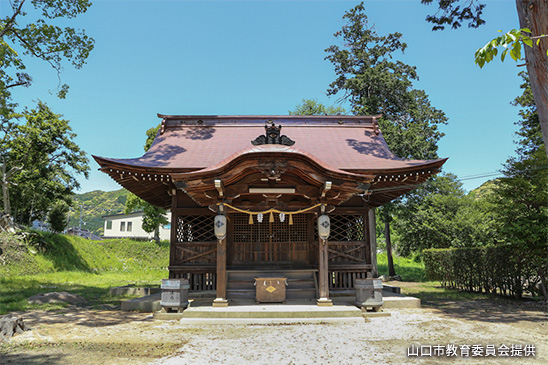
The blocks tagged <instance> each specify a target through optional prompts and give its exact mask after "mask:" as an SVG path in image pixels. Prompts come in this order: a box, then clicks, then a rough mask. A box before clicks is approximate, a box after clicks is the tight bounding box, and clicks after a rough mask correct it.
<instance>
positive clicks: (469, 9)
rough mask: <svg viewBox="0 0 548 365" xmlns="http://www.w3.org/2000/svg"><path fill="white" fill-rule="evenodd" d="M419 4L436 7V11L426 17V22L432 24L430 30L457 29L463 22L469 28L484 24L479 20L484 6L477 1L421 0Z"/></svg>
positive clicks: (483, 21)
mask: <svg viewBox="0 0 548 365" xmlns="http://www.w3.org/2000/svg"><path fill="white" fill-rule="evenodd" d="M421 3H422V4H425V5H431V4H432V3H437V5H438V11H437V12H436V13H435V14H434V15H428V16H427V17H426V21H427V22H430V23H433V24H434V26H433V27H432V30H443V29H445V27H446V26H450V27H451V28H453V29H457V28H460V26H461V25H462V23H463V22H468V27H469V28H478V27H479V26H480V25H483V24H485V20H483V19H482V18H481V16H482V13H483V9H484V8H485V4H480V3H479V1H478V0H421Z"/></svg>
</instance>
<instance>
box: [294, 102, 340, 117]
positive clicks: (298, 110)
mask: <svg viewBox="0 0 548 365" xmlns="http://www.w3.org/2000/svg"><path fill="white" fill-rule="evenodd" d="M345 114H346V110H345V109H344V108H343V107H340V106H334V105H331V106H325V105H323V104H322V103H320V102H318V101H317V100H316V99H303V101H302V102H301V104H299V105H297V106H296V107H295V109H294V110H290V111H289V115H345Z"/></svg>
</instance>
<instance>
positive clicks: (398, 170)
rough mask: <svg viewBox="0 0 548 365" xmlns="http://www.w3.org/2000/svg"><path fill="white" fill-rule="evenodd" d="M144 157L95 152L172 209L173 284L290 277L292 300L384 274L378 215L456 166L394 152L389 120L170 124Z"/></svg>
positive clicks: (231, 292) (230, 287)
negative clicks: (382, 124) (385, 126)
mask: <svg viewBox="0 0 548 365" xmlns="http://www.w3.org/2000/svg"><path fill="white" fill-rule="evenodd" d="M158 116H159V117H160V118H162V124H161V128H160V130H159V132H158V135H157V136H156V139H155V140H154V143H153V145H152V146H151V147H150V149H149V150H148V151H147V152H146V153H145V154H144V155H143V156H141V157H138V158H127V159H116V158H105V157H97V156H94V158H95V160H96V161H97V163H98V164H99V165H100V166H101V171H103V172H105V173H106V174H108V175H109V176H110V177H112V178H113V179H114V180H115V181H116V182H118V183H119V184H120V185H121V186H123V187H124V188H126V189H127V190H129V191H131V192H132V193H134V194H135V195H137V196H139V197H140V198H142V199H143V200H145V201H147V202H149V203H151V204H153V205H156V206H158V207H161V208H164V209H168V210H170V212H171V240H170V241H171V246H170V247H171V248H170V261H169V277H170V278H186V279H188V280H189V283H190V290H191V291H204V290H215V291H216V297H217V299H215V301H214V303H213V304H214V305H217V306H223V305H226V304H227V303H228V302H229V301H230V300H231V299H239V298H250V299H252V298H254V296H255V289H254V279H255V278H256V277H257V276H261V275H263V274H269V275H272V274H276V275H280V276H283V277H284V278H287V299H292V298H301V299H312V300H314V299H316V300H317V303H318V304H319V305H330V303H331V300H330V299H329V297H330V293H333V292H345V291H346V292H349V291H352V290H353V288H354V280H355V279H356V278H371V277H376V276H377V267H376V243H375V222H374V220H375V218H374V210H373V209H372V208H375V207H379V206H381V205H383V204H385V203H388V202H390V201H391V200H393V199H395V198H397V197H398V196H400V195H402V194H405V193H406V192H409V191H411V190H412V189H414V188H415V187H417V186H418V185H419V184H421V183H423V182H424V181H425V180H427V179H428V178H429V177H430V176H432V175H434V174H436V173H438V172H439V171H440V169H441V166H442V165H443V164H444V162H445V161H446V159H437V160H427V161H423V160H404V159H401V158H398V157H396V156H395V155H394V154H393V153H392V152H390V150H389V148H388V146H387V144H386V142H385V140H384V138H383V136H382V133H381V131H380V130H379V128H378V124H377V119H378V118H379V117H380V116H347V115H338V116H171V115H160V114H159V115H158Z"/></svg>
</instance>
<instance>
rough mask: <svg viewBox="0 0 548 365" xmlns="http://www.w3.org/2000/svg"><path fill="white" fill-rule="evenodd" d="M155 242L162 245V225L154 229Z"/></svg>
mask: <svg viewBox="0 0 548 365" xmlns="http://www.w3.org/2000/svg"><path fill="white" fill-rule="evenodd" d="M154 241H156V243H160V225H157V226H156V228H154Z"/></svg>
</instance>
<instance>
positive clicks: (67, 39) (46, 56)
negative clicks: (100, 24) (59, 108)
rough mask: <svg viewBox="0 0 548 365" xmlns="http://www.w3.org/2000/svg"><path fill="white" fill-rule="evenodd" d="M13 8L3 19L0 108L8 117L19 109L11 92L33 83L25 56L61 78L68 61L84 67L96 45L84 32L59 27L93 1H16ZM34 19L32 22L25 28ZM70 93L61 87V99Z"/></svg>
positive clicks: (0, 50)
mask: <svg viewBox="0 0 548 365" xmlns="http://www.w3.org/2000/svg"><path fill="white" fill-rule="evenodd" d="M10 5H11V12H8V11H6V8H7V6H5V7H3V12H2V17H1V18H0V93H1V95H0V100H2V105H0V107H1V108H2V109H1V112H2V114H1V115H2V116H3V117H4V118H6V117H8V116H9V114H10V112H11V111H13V107H14V106H15V104H13V103H12V102H11V92H10V90H11V89H12V88H13V87H16V86H29V85H30V83H31V82H32V76H31V75H30V74H28V73H27V71H26V64H25V57H24V56H26V57H29V58H36V59H40V60H42V61H44V62H47V63H48V64H50V66H51V67H52V68H53V69H54V70H55V72H57V74H58V75H60V73H61V70H62V68H63V65H64V63H65V62H70V63H71V64H72V65H73V66H74V67H76V68H81V67H82V66H83V65H84V64H85V62H86V59H87V57H88V56H89V53H90V52H91V50H92V49H93V43H94V40H93V39H92V38H90V37H88V36H87V35H86V34H85V32H84V31H83V30H79V29H75V28H72V27H64V28H61V27H60V26H59V25H56V24H55V23H56V21H58V20H60V19H63V23H65V22H66V21H67V20H68V19H72V18H75V17H76V16H78V15H79V14H83V13H85V12H86V11H87V9H88V8H89V6H90V5H91V2H90V1H89V0H67V1H52V0H47V1H39V0H32V1H28V0H12V1H10ZM31 7H33V8H34V9H31ZM29 11H30V12H29ZM30 19H33V21H32V22H31V23H28V24H26V25H22V24H24V22H25V21H28V20H30ZM67 91H68V86H67V85H66V84H64V85H58V96H59V97H61V98H63V97H64V96H65V95H66V93H67Z"/></svg>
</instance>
